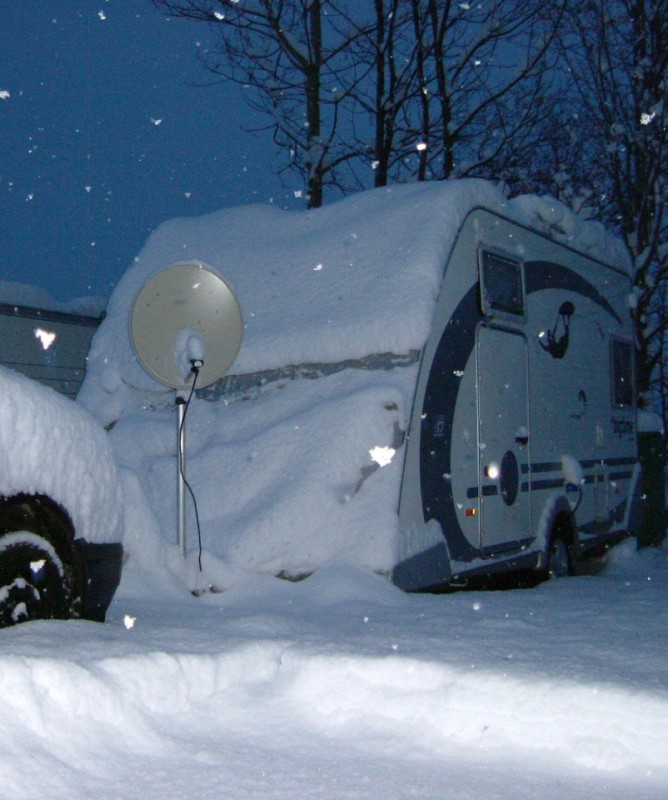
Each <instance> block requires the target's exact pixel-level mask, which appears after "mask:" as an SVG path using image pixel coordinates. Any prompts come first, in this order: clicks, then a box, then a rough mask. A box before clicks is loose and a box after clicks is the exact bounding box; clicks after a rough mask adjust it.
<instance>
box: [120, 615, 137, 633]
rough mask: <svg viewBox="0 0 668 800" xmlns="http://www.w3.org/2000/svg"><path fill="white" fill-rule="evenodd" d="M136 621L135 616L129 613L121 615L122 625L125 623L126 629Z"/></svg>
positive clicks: (131, 626)
mask: <svg viewBox="0 0 668 800" xmlns="http://www.w3.org/2000/svg"><path fill="white" fill-rule="evenodd" d="M136 621H137V617H131V616H130V615H129V614H126V615H125V616H124V617H123V625H125V627H126V629H127V630H130V629H131V628H133V627H134V624H135V622H136Z"/></svg>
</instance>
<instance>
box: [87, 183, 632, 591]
mask: <svg viewBox="0 0 668 800" xmlns="http://www.w3.org/2000/svg"><path fill="white" fill-rule="evenodd" d="M478 206H484V207H486V208H489V209H492V210H494V211H497V212H499V213H502V214H504V215H506V216H510V217H513V218H515V219H516V220H517V221H519V222H520V223H522V224H525V225H534V226H538V227H539V229H540V230H543V231H545V232H546V233H551V234H552V235H555V236H556V237H557V238H559V240H560V241H563V242H566V243H568V244H571V245H573V246H579V247H581V248H582V249H584V250H585V251H592V250H593V251H594V252H595V255H596V256H597V257H599V258H605V259H608V260H610V259H611V258H612V259H613V260H616V261H617V262H620V261H621V260H623V254H622V253H621V252H620V251H617V250H615V247H616V244H615V242H614V240H612V239H610V238H608V237H607V236H606V235H605V233H604V231H603V230H602V229H601V228H600V227H597V226H592V225H589V224H587V223H584V222H581V221H579V220H577V218H575V217H574V215H573V214H572V213H571V212H569V211H568V210H567V209H565V208H564V207H562V206H561V205H560V204H558V203H556V201H552V200H549V199H545V198H543V199H541V198H528V197H523V198H518V199H517V200H507V199H506V198H505V197H504V195H503V194H502V193H501V191H499V190H498V189H497V188H495V187H494V186H492V185H491V184H489V183H487V182H484V181H479V180H467V181H460V182H444V183H432V184H419V185H411V186H402V187H393V188H386V189H378V190H374V191H370V192H365V193H361V194H358V195H355V196H353V197H350V198H348V199H346V200H344V201H342V202H340V203H337V204H334V205H332V206H328V207H325V208H323V209H319V210H317V211H309V212H302V213H295V212H284V211H280V210H278V209H276V208H273V207H260V206H249V207H245V208H236V209H228V210H224V211H220V212H217V213H215V214H210V215H208V216H205V217H201V218H196V219H177V220H172V221H171V222H167V223H165V224H164V225H162V226H161V227H160V228H159V229H158V230H157V231H156V232H155V233H154V234H153V235H152V236H151V237H150V238H149V240H148V241H147V243H146V245H145V247H144V248H143V250H142V251H141V252H140V253H139V255H138V257H137V259H136V261H135V263H134V264H133V265H132V267H130V269H129V270H128V271H127V273H126V274H125V276H124V277H123V279H122V280H121V282H120V283H119V285H118V287H117V289H116V291H115V292H114V294H113V296H112V297H111V299H110V302H109V306H108V310H107V317H106V319H105V320H104V322H103V323H102V325H101V327H100V328H99V330H98V331H97V333H96V335H95V337H94V340H93V345H92V348H91V353H90V357H89V364H88V371H87V376H86V379H85V382H84V385H83V387H82V390H81V392H80V395H79V398H78V399H79V401H80V402H81V403H82V404H83V405H84V406H86V407H87V408H88V409H89V410H91V411H92V412H93V413H94V414H95V415H96V416H97V417H98V418H99V419H100V420H101V421H102V422H103V423H104V424H105V425H109V426H111V425H113V426H114V428H113V430H112V432H111V437H112V440H113V442H114V447H115V449H116V453H117V456H118V459H119V462H120V463H121V465H123V466H124V467H125V468H127V469H129V470H131V471H132V472H133V473H134V474H135V475H136V476H137V480H138V485H137V484H134V485H133V492H134V493H135V495H136V492H137V490H138V489H141V490H143V492H144V493H145V496H146V498H147V503H145V504H144V503H140V504H139V505H141V508H142V509H143V510H142V512H141V515H140V516H141V519H140V518H138V519H137V520H135V521H133V520H131V519H128V520H127V521H126V530H128V531H132V530H146V528H147V526H146V524H145V519H146V509H147V508H148V509H150V510H151V512H152V514H153V516H154V519H155V523H156V524H151V525H149V526H148V529H149V530H154V529H156V527H157V528H158V529H159V530H160V531H161V532H162V536H163V537H164V540H165V541H166V542H168V543H170V546H172V547H173V544H174V543H175V542H176V531H175V518H176V512H175V508H174V506H175V489H174V487H175V482H176V478H175V470H176V466H175V457H176V449H175V448H176V433H175V419H174V416H175V414H174V406H173V401H174V393H173V391H172V390H170V389H167V388H166V387H164V386H162V385H160V384H158V383H157V382H156V381H155V380H154V379H153V378H152V377H150V376H149V375H148V374H147V373H146V372H145V371H144V369H143V368H142V366H141V364H140V363H139V361H138V360H137V358H136V355H135V353H134V351H133V348H132V345H131V342H130V338H129V316H130V313H131V309H132V305H133V302H134V299H135V297H136V296H137V294H138V292H139V291H140V290H141V288H142V287H143V285H144V284H145V282H146V281H147V280H148V279H149V278H150V277H151V276H152V275H153V274H154V273H155V272H157V271H158V270H160V269H163V268H165V267H167V266H169V265H171V264H174V263H178V262H184V261H186V262H204V263H206V264H207V265H209V266H210V267H211V268H212V269H213V270H214V271H217V272H218V273H219V274H220V275H221V276H222V277H223V278H224V279H225V280H226V281H227V282H228V283H229V284H230V285H231V286H232V287H233V289H234V291H235V293H236V295H237V297H238V300H239V302H240V305H241V309H242V313H243V318H244V324H245V333H244V339H243V342H242V346H241V350H240V352H239V355H238V357H237V360H236V362H235V363H234V365H233V366H232V369H231V371H230V372H231V374H232V376H238V378H239V381H238V383H239V386H240V387H242V388H237V390H235V391H232V392H228V393H222V394H220V393H219V394H216V392H215V391H214V393H213V394H212V395H210V396H211V397H213V398H214V402H204V401H203V400H196V401H194V402H193V404H192V406H191V409H190V411H189V417H188V444H187V462H188V463H187V472H188V479H189V481H190V482H191V484H192V486H193V490H194V492H195V494H196V496H197V503H198V509H199V519H200V522H201V536H202V544H203V547H204V551H205V553H204V563H205V565H206V570H205V572H206V574H207V577H206V579H205V580H204V583H205V584H206V581H207V580H210V581H211V582H213V583H216V584H217V585H221V584H222V585H227V584H228V583H229V581H230V579H231V578H230V575H231V574H232V573H234V572H235V571H238V570H241V571H242V572H243V571H245V572H248V571H251V572H265V573H270V574H283V575H286V576H300V575H303V574H308V573H309V572H311V571H313V570H314V569H316V568H317V567H318V566H320V565H322V564H324V563H326V562H327V561H328V560H329V559H332V558H345V559H347V560H350V561H353V562H354V563H357V564H361V565H364V566H365V567H367V568H370V569H373V570H375V571H378V572H387V571H389V570H390V569H391V568H392V566H393V565H394V564H395V563H396V559H397V547H398V538H399V537H398V534H399V531H398V519H397V514H396V509H397V504H398V497H399V489H400V481H401V473H402V463H401V461H402V458H403V450H402V449H400V450H399V452H398V453H397V455H396V457H395V458H394V460H392V461H391V463H389V464H387V465H385V466H382V467H380V466H379V465H378V464H377V463H376V462H377V459H376V456H375V455H374V454H375V453H377V452H389V450H397V449H398V448H400V445H401V442H402V436H403V435H404V434H405V432H406V429H407V424H408V419H409V416H410V412H411V405H412V402H413V391H414V385H415V379H416V375H417V365H416V360H417V353H418V352H419V350H420V348H421V347H422V346H423V345H424V342H425V340H426V339H427V336H428V334H429V330H430V326H431V319H432V314H433V310H434V306H435V302H436V299H437V296H438V292H439V288H440V284H441V280H442V275H443V271H444V269H445V265H446V263H447V259H448V255H449V253H450V251H451V249H452V247H453V244H454V241H455V238H456V236H457V233H458V230H459V228H460V225H461V223H462V222H463V220H464V219H465V217H466V215H467V214H468V213H469V212H470V211H471V210H472V209H473V208H474V207H478ZM170 347H171V348H174V347H176V348H177V349H178V342H173V343H169V342H166V343H165V349H166V351H167V352H169V350H170ZM374 359H375V360H374ZM383 359H385V360H383ZM365 360H366V361H365ZM397 361H400V363H402V364H403V365H402V366H395V368H392V369H390V368H389V367H390V366H391V363H390V362H392V363H395V364H396V362H397ZM362 367H365V368H362ZM370 367H375V368H374V369H371V368H370ZM344 368H345V369H344ZM251 374H253V375H255V376H256V379H255V381H254V382H253V381H250V382H245V377H247V376H249V375H251ZM304 374H319V375H321V377H319V379H318V380H317V381H309V380H305V379H301V380H292V378H293V377H294V376H303V375H304ZM216 398H217V401H215V400H216ZM241 401H246V402H241ZM376 448H386V450H385V449H384V450H381V451H377V449H376ZM129 513H132V512H129ZM189 514H190V517H189V519H188V529H189V531H190V533H189V537H190V548H191V549H192V547H193V543H194V539H195V536H196V520H195V516H194V513H193V510H192V508H191V509H190V510H189ZM129 535H130V536H131V537H132V544H131V545H130V546H128V542H126V550H128V551H129V552H134V554H135V555H136V556H137V557H138V558H140V559H141V560H142V563H144V564H146V565H148V564H149V563H150V562H152V561H153V560H154V559H155V555H156V553H157V552H158V551H159V550H160V546H159V544H158V543H156V542H155V541H152V540H150V536H149V535H148V534H147V535H145V536H144V538H140V537H138V536H136V535H134V534H129ZM171 552H172V551H171V550H169V548H168V549H167V551H166V555H165V558H166V559H167V560H168V561H171V560H173V559H172V556H171V555H170V553H171ZM175 563H176V562H175ZM186 569H187V568H186ZM230 570H231V572H230ZM189 574H190V578H189V579H188V580H189V582H190V584H191V586H192V585H193V584H192V582H193V581H194V580H195V576H193V574H192V573H189Z"/></svg>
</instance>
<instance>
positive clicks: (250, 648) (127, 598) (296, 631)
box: [0, 545, 668, 800]
mask: <svg viewBox="0 0 668 800" xmlns="http://www.w3.org/2000/svg"><path fill="white" fill-rule="evenodd" d="M663 555H664V556H665V553H664V554H663ZM612 561H613V566H614V569H611V570H604V571H603V572H602V573H601V574H600V575H598V576H596V577H592V576H587V577H581V578H573V579H563V580H560V581H550V582H548V583H547V584H544V585H542V586H540V587H538V588H537V589H535V590H529V591H517V592H460V593H457V594H454V595H440V596H434V595H407V594H404V593H402V592H400V591H399V590H398V589H396V588H395V587H393V586H392V585H391V584H389V583H388V582H387V581H384V580H382V579H381V578H378V577H377V576H374V575H370V574H369V573H367V572H364V571H360V570H356V569H352V568H350V567H347V566H342V565H329V566H327V567H324V568H323V569H321V570H319V571H318V572H317V573H316V574H315V575H313V576H312V577H310V578H308V579H306V580H304V581H301V582H299V583H291V582H287V581H277V580H274V579H271V578H266V577H262V576H255V577H250V578H249V579H248V580H247V581H245V582H244V583H243V584H240V585H239V586H237V587H235V588H233V589H231V590H230V591H228V592H225V593H223V594H217V595H214V594H208V595H206V596H204V597H202V598H200V599H199V600H196V599H195V598H193V597H192V596H191V595H189V594H188V593H187V592H184V591H181V592H180V593H179V592H178V591H176V590H175V589H174V587H173V585H171V584H167V583H166V582H164V581H163V582H162V583H160V582H159V581H158V580H154V579H152V578H151V577H150V576H149V577H147V575H146V573H144V572H142V571H141V570H138V569H137V565H136V562H135V563H134V565H133V564H131V565H130V566H129V568H128V570H127V571H126V572H125V573H124V578H123V583H122V585H121V588H120V590H119V592H118V593H117V595H116V598H115V599H114V601H113V603H112V606H111V608H110V611H109V614H108V617H107V620H108V621H107V624H106V625H105V626H100V625H95V624H94V623H89V622H85V621H67V622H66V621H50V622H35V623H29V624H26V625H19V626H16V627H15V628H11V629H7V630H3V631H2V635H3V638H4V642H3V645H4V646H3V649H2V652H1V653H0V715H1V716H2V719H3V725H2V728H1V729H0V775H1V777H2V789H1V790H0V795H1V796H2V797H7V798H12V800H23V798H25V799H26V800H32V798H34V797H35V786H39V794H40V797H42V798H44V800H56V799H58V800H60V798H62V797H63V796H67V797H69V798H72V800H83V799H84V798H86V799H87V798H90V797H96V798H100V800H112V798H118V797H123V798H124V799H125V800H133V798H144V799H145V798H162V797H166V796H170V797H178V798H181V797H190V796H196V797H198V798H203V799H204V800H209V799H210V800H214V798H216V800H217V799H218V798H220V797H221V793H222V796H225V797H234V798H239V799H240V800H246V799H248V800H254V799H255V798H257V797H264V798H276V800H279V799H280V800H282V799H283V798H285V797H286V796H289V797H299V798H306V799H307V800H308V799H310V800H322V798H331V800H361V799H362V798H363V799H364V800H380V798H383V800H387V798H392V800H400V798H408V797H416V798H428V799H429V800H442V799H443V798H455V797H456V798H460V800H479V798H496V799H497V800H529V798H536V797H540V798H542V800H563V798H569V800H585V798H586V800H628V799H629V798H643V800H662V799H663V798H665V797H666V796H668V748H667V747H666V743H667V742H668V693H667V692H666V685H667V679H668V669H667V662H666V658H665V631H666V625H667V623H668V610H667V609H668V603H666V599H667V593H668V562H667V561H666V559H665V558H661V557H660V553H658V552H656V551H655V552H654V553H652V554H648V553H647V552H643V553H638V552H636V551H635V550H631V549H630V548H629V547H628V546H627V545H624V546H623V547H622V549H621V551H620V552H619V553H617V552H616V551H613V558H612ZM649 578H651V580H649ZM648 612H649V613H648Z"/></svg>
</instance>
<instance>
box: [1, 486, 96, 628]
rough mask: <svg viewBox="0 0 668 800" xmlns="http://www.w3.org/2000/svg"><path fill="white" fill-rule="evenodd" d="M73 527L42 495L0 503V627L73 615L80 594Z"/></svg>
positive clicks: (80, 573)
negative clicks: (25, 621)
mask: <svg viewBox="0 0 668 800" xmlns="http://www.w3.org/2000/svg"><path fill="white" fill-rule="evenodd" d="M82 575H83V573H82V566H81V558H80V556H79V554H78V551H77V549H76V547H75V542H74V527H73V525H72V522H71V520H70V517H69V515H68V514H67V512H66V511H65V510H64V509H63V508H62V506H60V505H58V504H57V503H55V502H54V501H53V500H51V499H50V498H49V497H46V496H45V495H27V494H19V495H14V496H13V497H9V498H2V502H0V626H2V625H13V624H15V623H16V622H22V621H24V620H30V619H67V618H69V617H79V616H80V611H81V597H82V592H83V578H82Z"/></svg>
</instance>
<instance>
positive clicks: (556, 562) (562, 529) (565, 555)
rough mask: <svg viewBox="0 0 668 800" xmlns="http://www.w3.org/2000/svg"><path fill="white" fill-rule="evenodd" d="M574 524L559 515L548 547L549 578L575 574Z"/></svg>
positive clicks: (547, 570)
mask: <svg viewBox="0 0 668 800" xmlns="http://www.w3.org/2000/svg"><path fill="white" fill-rule="evenodd" d="M571 534H572V526H571V523H570V521H569V520H565V519H564V518H563V517H561V516H560V517H558V518H557V520H556V522H555V524H554V526H553V528H552V533H551V534H550V544H549V547H548V549H547V569H546V572H547V575H546V577H547V578H565V577H567V576H568V575H572V574H573V559H572V557H571V546H570V543H571V541H572V535H571Z"/></svg>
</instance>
